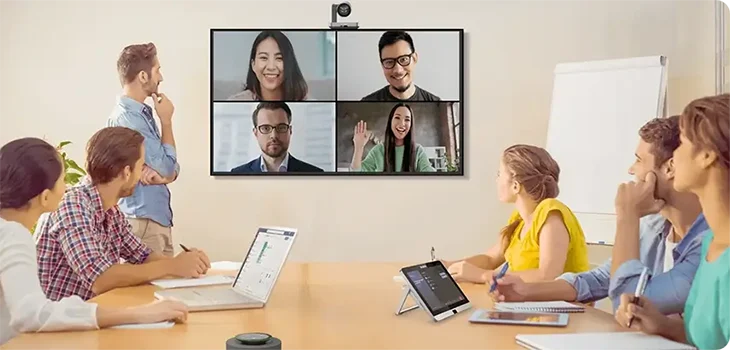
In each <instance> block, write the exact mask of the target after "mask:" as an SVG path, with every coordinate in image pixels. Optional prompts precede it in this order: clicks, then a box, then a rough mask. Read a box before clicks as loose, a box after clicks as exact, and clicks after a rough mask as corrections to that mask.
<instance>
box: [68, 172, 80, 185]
mask: <svg viewBox="0 0 730 350" xmlns="http://www.w3.org/2000/svg"><path fill="white" fill-rule="evenodd" d="M81 176H82V175H81V174H76V173H66V176H65V178H64V181H65V182H66V184H67V185H75V184H77V183H78V182H79V180H80V179H81Z"/></svg>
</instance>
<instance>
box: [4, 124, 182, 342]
mask: <svg viewBox="0 0 730 350" xmlns="http://www.w3.org/2000/svg"><path fill="white" fill-rule="evenodd" d="M64 177H65V171H64V169H63V164H62V162H61V158H60V157H59V155H58V152H57V150H56V149H55V148H54V147H53V146H51V145H49V144H48V143H46V142H45V141H43V140H40V139H37V138H24V139H19V140H15V141H12V142H10V143H8V144H6V145H5V146H3V147H2V148H0V184H2V185H1V186H0V345H2V344H5V343H7V342H8V341H9V340H10V339H12V338H13V337H15V336H16V335H17V333H18V332H48V331H62V330H88V329H99V328H104V327H109V326H115V325H120V324H131V323H152V322H160V321H165V320H175V321H180V322H184V321H185V319H186V317H187V308H186V307H185V305H184V304H182V303H178V302H171V301H163V302H156V303H152V304H148V305H144V306H138V307H131V308H123V309H116V308H114V309H112V308H106V307H100V306H97V304H93V303H87V302H84V301H82V300H81V298H79V297H77V296H73V297H68V298H64V299H61V300H59V301H57V302H54V301H51V300H48V299H47V298H46V296H45V294H43V290H42V289H41V285H40V281H39V280H38V262H37V260H36V250H35V243H34V242H33V238H32V236H31V233H30V230H31V228H32V227H33V225H34V224H35V222H36V221H37V220H38V218H39V216H40V215H41V214H42V213H45V212H50V211H53V210H56V208H57V207H58V204H59V202H60V201H61V199H62V198H63V195H64V192H65V189H66V184H65V182H64Z"/></svg>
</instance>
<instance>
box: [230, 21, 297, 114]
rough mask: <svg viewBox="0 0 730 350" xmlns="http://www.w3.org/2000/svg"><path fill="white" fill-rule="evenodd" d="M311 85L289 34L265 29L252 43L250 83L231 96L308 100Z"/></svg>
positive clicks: (241, 98) (248, 77)
mask: <svg viewBox="0 0 730 350" xmlns="http://www.w3.org/2000/svg"><path fill="white" fill-rule="evenodd" d="M308 89H309V88H308V86H307V82H306V81H305V80H304V76H303V75H302V71H301V70H300V69H299V63H297V57H296V55H295V54H294V47H293V46H292V44H291V41H289V38H287V37H286V35H284V33H282V32H280V31H277V30H265V31H263V32H261V33H259V35H258V36H256V39H255V40H254V42H253V45H251V54H250V56H249V62H248V75H247V77H246V86H245V87H244V89H243V91H242V92H239V93H237V94H235V95H233V96H231V97H229V98H228V100H232V101H304V100H306V99H307V93H308Z"/></svg>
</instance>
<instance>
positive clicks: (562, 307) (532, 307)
mask: <svg viewBox="0 0 730 350" xmlns="http://www.w3.org/2000/svg"><path fill="white" fill-rule="evenodd" d="M494 308H495V309H497V310H499V311H522V312H548V313H574V312H583V311H585V307H584V306H582V305H573V304H571V303H568V302H565V301H539V302H535V301H526V302H521V303H496V304H494Z"/></svg>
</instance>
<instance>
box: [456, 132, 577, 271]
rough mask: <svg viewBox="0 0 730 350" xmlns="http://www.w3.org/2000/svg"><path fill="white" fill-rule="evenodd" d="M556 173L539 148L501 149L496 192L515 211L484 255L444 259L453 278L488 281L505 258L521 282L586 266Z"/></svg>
mask: <svg viewBox="0 0 730 350" xmlns="http://www.w3.org/2000/svg"><path fill="white" fill-rule="evenodd" d="M559 175H560V167H559V166H558V163H557V162H555V160H554V159H553V158H552V157H551V156H550V154H549V153H548V152H547V151H546V150H544V149H542V148H540V147H535V146H530V145H514V146H512V147H509V148H507V149H506V150H505V151H504V153H503V155H502V160H501V162H500V166H499V173H498V176H497V193H498V195H499V200H500V201H501V202H506V203H514V205H515V207H516V208H515V209H516V210H515V211H514V212H513V213H512V215H511V216H510V218H509V221H508V222H507V226H505V227H504V228H503V229H502V232H501V234H500V235H501V239H500V240H499V242H498V243H497V244H495V245H494V246H493V247H492V248H491V249H489V250H488V251H487V252H486V254H480V255H476V256H472V257H469V258H467V259H463V260H457V261H444V265H446V267H447V268H448V269H449V272H451V274H452V275H453V276H454V278H455V279H456V280H457V281H467V282H474V283H486V282H487V281H489V280H491V279H492V274H493V273H494V270H498V268H499V267H500V265H502V264H503V263H504V262H505V261H506V262H508V263H509V272H510V273H511V274H514V275H517V276H520V277H521V278H522V279H523V280H524V281H541V280H551V279H554V278H556V277H558V276H559V275H561V274H562V273H564V272H576V273H577V272H583V271H587V270H588V269H589V268H590V266H589V263H588V253H587V246H586V242H585V237H584V235H583V230H582V229H581V227H580V224H579V223H578V219H576V217H575V215H574V214H573V212H572V211H571V210H570V208H568V207H567V206H566V205H565V204H563V203H562V202H560V201H559V200H557V199H555V197H557V196H558V193H559V189H558V178H559Z"/></svg>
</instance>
